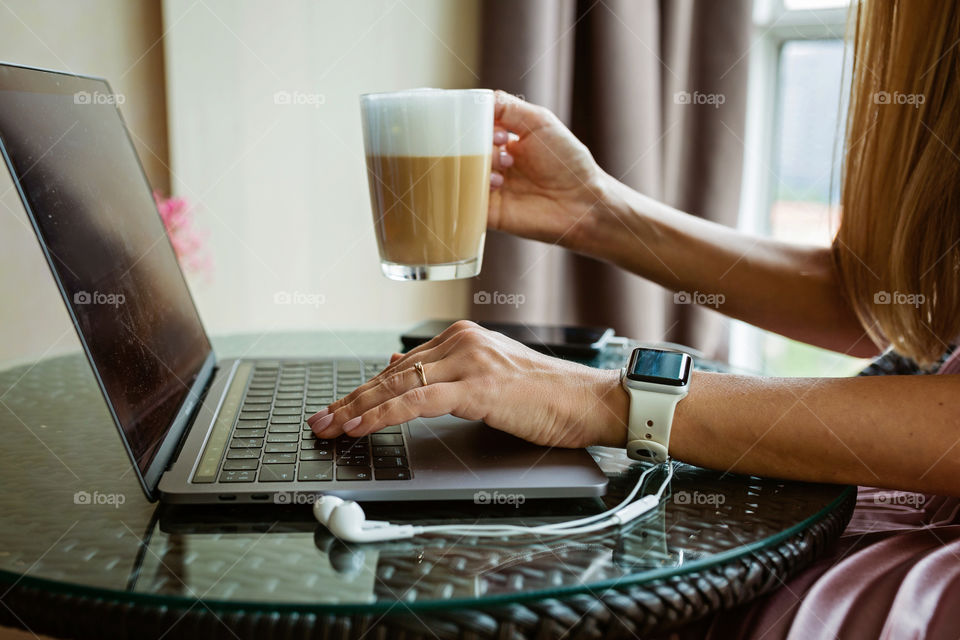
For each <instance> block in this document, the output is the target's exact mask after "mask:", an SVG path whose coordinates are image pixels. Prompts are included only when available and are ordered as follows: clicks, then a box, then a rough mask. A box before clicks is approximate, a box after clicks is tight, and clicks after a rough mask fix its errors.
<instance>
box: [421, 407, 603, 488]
mask: <svg viewBox="0 0 960 640" xmlns="http://www.w3.org/2000/svg"><path fill="white" fill-rule="evenodd" d="M407 428H408V432H409V435H410V442H409V447H408V448H409V451H408V453H409V455H410V462H411V466H412V468H413V470H414V475H415V479H417V480H426V479H427V478H429V480H430V483H431V484H433V483H437V484H440V485H446V486H448V487H463V488H467V487H475V488H478V489H502V490H508V489H515V490H517V491H525V492H527V494H528V497H531V498H532V497H555V496H556V495H557V494H550V493H541V491H538V490H549V489H551V488H553V489H562V488H567V489H568V490H567V491H564V492H563V493H562V495H564V496H573V495H601V494H602V492H603V491H604V489H605V486H606V482H607V479H606V476H604V474H603V473H602V472H601V471H600V469H599V467H597V465H596V463H595V462H594V460H593V458H592V457H591V456H590V454H589V453H587V452H586V451H585V450H583V449H560V448H551V447H541V446H538V445H535V444H531V443H529V442H527V441H525V440H521V439H520V438H517V437H515V436H512V435H510V434H507V433H504V432H502V431H498V430H496V429H493V428H491V427H488V426H487V425H486V424H484V423H482V422H477V421H468V420H461V419H460V418H454V417H452V416H442V417H439V418H418V419H416V420H411V421H410V422H409V423H407ZM571 489H572V490H571ZM577 489H579V490H577Z"/></svg>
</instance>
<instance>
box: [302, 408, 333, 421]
mask: <svg viewBox="0 0 960 640" xmlns="http://www.w3.org/2000/svg"><path fill="white" fill-rule="evenodd" d="M328 413H330V409H328V408H327V407H324V408H323V409H320V411H317V412H316V413H315V414H313V415H312V416H310V417H309V418H307V424H309V425H312V424H313V423H314V422H316V421H317V420H319V419H320V418H322V417H323V416H325V415H327V414H328Z"/></svg>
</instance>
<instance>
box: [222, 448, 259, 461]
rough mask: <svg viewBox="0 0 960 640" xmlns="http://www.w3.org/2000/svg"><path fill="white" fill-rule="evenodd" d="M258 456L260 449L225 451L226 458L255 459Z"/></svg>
mask: <svg viewBox="0 0 960 640" xmlns="http://www.w3.org/2000/svg"><path fill="white" fill-rule="evenodd" d="M259 457H260V449H230V450H229V451H227V459H228V460H256V459H257V458H259Z"/></svg>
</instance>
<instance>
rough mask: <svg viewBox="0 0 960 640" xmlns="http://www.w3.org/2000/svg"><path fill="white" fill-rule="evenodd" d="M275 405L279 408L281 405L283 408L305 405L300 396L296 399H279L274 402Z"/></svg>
mask: <svg viewBox="0 0 960 640" xmlns="http://www.w3.org/2000/svg"><path fill="white" fill-rule="evenodd" d="M273 406H274V407H277V408H280V407H283V408H289V407H296V408H300V407H302V406H303V401H302V400H300V399H299V398H297V399H296V400H277V401H276V402H274V403H273Z"/></svg>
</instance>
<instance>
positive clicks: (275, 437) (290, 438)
mask: <svg viewBox="0 0 960 640" xmlns="http://www.w3.org/2000/svg"><path fill="white" fill-rule="evenodd" d="M299 439H300V436H299V435H297V434H296V433H268V434H267V442H296V441H297V440H299Z"/></svg>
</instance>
